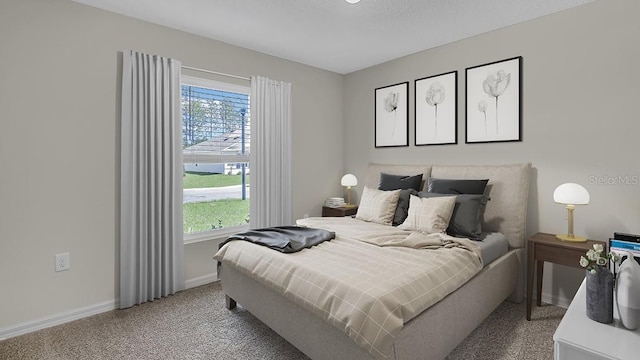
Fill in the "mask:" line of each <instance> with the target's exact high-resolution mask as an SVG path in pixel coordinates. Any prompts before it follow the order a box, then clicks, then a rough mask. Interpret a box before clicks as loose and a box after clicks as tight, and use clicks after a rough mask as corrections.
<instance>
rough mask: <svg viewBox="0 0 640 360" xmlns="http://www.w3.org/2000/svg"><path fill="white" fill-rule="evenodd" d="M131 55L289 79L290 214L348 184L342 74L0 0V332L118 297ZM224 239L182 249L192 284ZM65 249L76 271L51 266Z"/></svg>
mask: <svg viewBox="0 0 640 360" xmlns="http://www.w3.org/2000/svg"><path fill="white" fill-rule="evenodd" d="M128 49H133V50H137V51H142V52H147V53H152V54H159V55H162V56H167V57H173V58H177V59H180V60H182V63H183V65H188V66H193V67H197V68H204V69H210V70H215V71H220V72H225V73H230V74H237V75H242V76H250V75H263V76H267V77H270V78H273V79H276V80H284V81H288V82H291V83H292V84H293V92H292V97H293V135H294V140H293V150H294V153H293V168H294V172H293V198H294V204H293V215H294V217H295V218H298V217H302V215H303V214H305V213H310V214H312V215H320V210H321V209H320V206H321V203H322V200H323V199H324V198H325V197H327V196H335V194H336V192H338V191H340V185H339V181H340V180H339V179H340V176H342V169H343V164H342V154H343V148H342V143H343V141H342V129H343V127H342V124H343V121H342V108H343V87H342V86H343V78H344V77H343V75H339V74H335V73H331V72H328V71H323V70H319V69H316V68H312V67H309V66H304V65H301V64H298V63H294V62H290V61H285V60H282V59H279V58H275V57H272V56H268V55H265V54H260V53H256V52H253V51H249V50H246V49H242V48H238V47H235V46H230V45H227V44H224V43H220V42H217V41H213V40H209V39H205V38H202V37H198V36H194V35H190V34H187V33H183V32H179V31H175V30H171V29H168V28H164V27H161V26H156V25H152V24H149V23H145V22H142V21H138V20H134V19H131V18H127V17H124V16H120V15H116V14H113V13H109V12H106V11H102V10H98V9H95V8H91V7H87V6H84V5H80V4H77V3H73V2H71V1H68V0H2V1H1V2H0V65H1V66H0V169H1V170H0V254H2V259H1V260H0V289H2V290H1V293H2V296H1V297H0V330H2V329H3V328H8V327H15V326H16V325H18V324H22V323H25V322H32V321H34V320H41V319H46V318H49V317H52V316H58V315H65V313H67V312H70V311H75V310H79V309H82V308H84V307H93V306H96V305H101V304H102V305H105V306H109V305H110V304H111V305H112V304H113V301H114V300H115V299H117V297H118V293H117V289H116V285H117V283H116V280H115V279H116V278H117V268H118V261H117V256H116V254H117V251H118V247H117V234H118V223H117V219H118V217H119V213H118V202H117V201H118V200H117V199H118V198H119V195H118V194H119V187H118V183H119V178H118V176H119V172H118V166H119V164H118V163H119V160H118V159H119V150H118V148H119V131H120V130H119V125H118V121H119V117H118V103H119V96H120V92H119V90H118V87H119V86H120V83H119V81H118V78H119V76H120V74H119V70H120V69H119V63H120V55H119V52H122V51H124V50H128ZM190 74H192V75H202V74H197V73H190ZM218 80H222V81H228V80H229V79H227V78H220V79H218ZM246 84H247V85H248V83H246ZM326 139H335V140H334V141H333V142H332V143H331V145H330V146H327V140H326ZM216 245H217V243H216V242H214V241H209V242H201V243H196V244H190V245H187V246H186V248H185V266H186V269H185V273H186V279H187V281H189V280H193V279H198V278H201V277H203V276H207V275H210V274H212V273H213V272H214V269H215V264H214V262H213V260H212V257H213V254H214V253H215V250H216ZM59 252H70V253H71V270H70V271H66V272H60V273H55V272H54V254H56V253H59Z"/></svg>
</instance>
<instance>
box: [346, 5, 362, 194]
mask: <svg viewBox="0 0 640 360" xmlns="http://www.w3.org/2000/svg"><path fill="white" fill-rule="evenodd" d="M346 1H347V2H348V3H349V4H355V3H357V2H360V0H346ZM351 186H353V185H351Z"/></svg>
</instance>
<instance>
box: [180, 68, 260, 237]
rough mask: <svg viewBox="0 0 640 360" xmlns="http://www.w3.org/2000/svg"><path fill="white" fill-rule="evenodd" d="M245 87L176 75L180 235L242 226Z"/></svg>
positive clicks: (217, 233) (246, 170)
mask: <svg viewBox="0 0 640 360" xmlns="http://www.w3.org/2000/svg"><path fill="white" fill-rule="evenodd" d="M250 91H251V90H250V88H249V87H246V86H239V85H233V84H227V83H221V82H216V81H212V80H207V79H201V78H195V77H191V76H186V75H183V76H182V88H181V100H182V140H183V157H184V185H183V186H184V189H183V218H184V233H185V236H184V239H185V241H187V242H189V241H195V240H200V239H210V238H215V237H223V236H226V235H228V234H231V233H235V232H238V231H242V230H245V229H247V228H248V224H249V176H250V166H249V165H250V164H249V153H250V144H251V141H250V138H251V137H250V134H251V131H250V121H249V119H250V116H249V92H250Z"/></svg>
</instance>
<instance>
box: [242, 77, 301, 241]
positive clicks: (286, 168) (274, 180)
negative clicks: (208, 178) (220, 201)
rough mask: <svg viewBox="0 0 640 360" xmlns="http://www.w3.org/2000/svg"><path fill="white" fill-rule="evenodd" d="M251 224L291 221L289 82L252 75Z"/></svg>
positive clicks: (254, 226)
mask: <svg viewBox="0 0 640 360" xmlns="http://www.w3.org/2000/svg"><path fill="white" fill-rule="evenodd" d="M250 114H251V154H250V161H251V201H250V205H249V206H250V211H249V213H250V226H251V227H252V228H262V227H268V226H278V225H290V224H291V222H292V216H291V206H292V205H291V204H292V200H291V84H290V83H285V82H282V81H274V80H270V79H267V78H264V77H260V76H252V77H251V112H250Z"/></svg>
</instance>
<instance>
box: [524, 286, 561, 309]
mask: <svg viewBox="0 0 640 360" xmlns="http://www.w3.org/2000/svg"><path fill="white" fill-rule="evenodd" d="M525 297H526V296H525ZM537 298H538V295H537V294H536V292H535V290H534V292H533V298H532V299H531V301H532V304H533V306H535V303H536V299H537ZM541 300H542V302H543V303H545V304H551V305H554V306H558V307H561V308H565V309H566V308H568V307H569V305H570V304H571V300H573V299H569V298H567V297H565V296H562V297H561V296H555V295H550V294H547V293H545V292H542V299H541Z"/></svg>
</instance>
